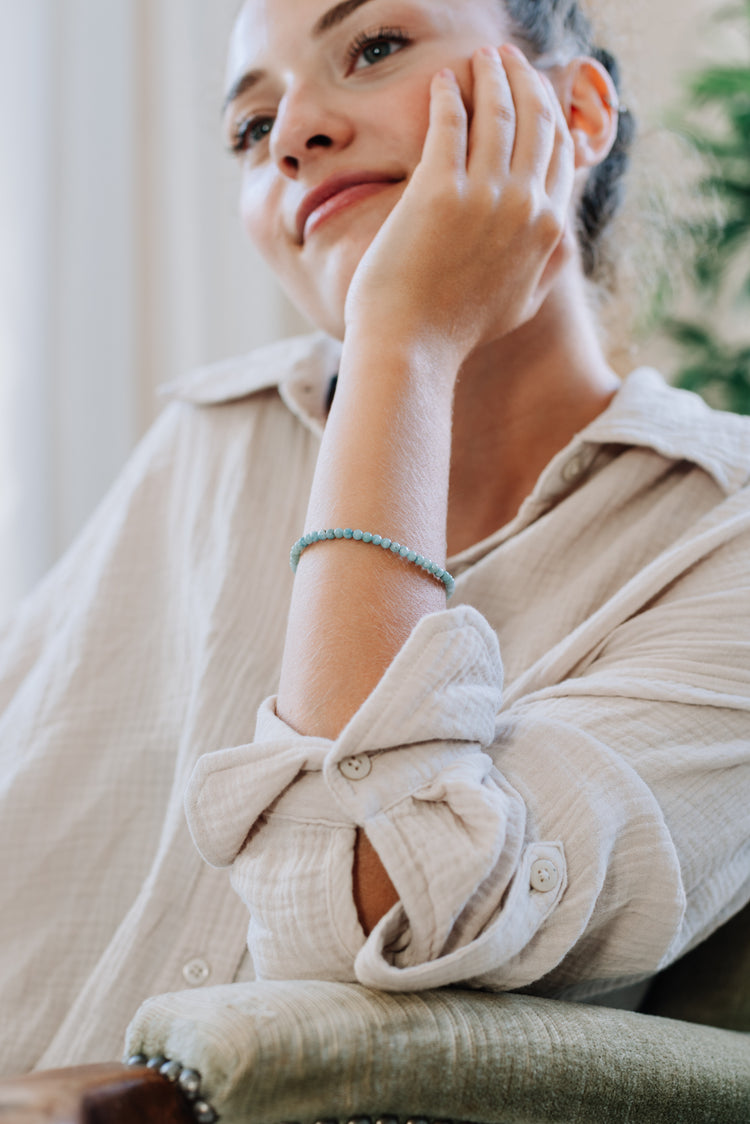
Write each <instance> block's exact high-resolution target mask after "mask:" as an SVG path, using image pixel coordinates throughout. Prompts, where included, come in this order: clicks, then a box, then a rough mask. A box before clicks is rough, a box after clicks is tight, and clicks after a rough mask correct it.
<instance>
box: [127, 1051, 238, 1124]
mask: <svg viewBox="0 0 750 1124" xmlns="http://www.w3.org/2000/svg"><path fill="white" fill-rule="evenodd" d="M126 1065H133V1066H136V1065H138V1066H143V1065H145V1066H146V1067H147V1068H148V1069H155V1070H158V1072H159V1073H160V1074H161V1076H162V1077H166V1079H167V1081H170V1082H171V1083H172V1084H173V1085H177V1086H178V1088H179V1090H180V1092H181V1093H182V1095H183V1096H184V1097H185V1100H186V1101H187V1102H188V1104H189V1106H190V1109H191V1111H192V1113H193V1116H194V1118H195V1120H196V1124H216V1122H217V1121H218V1120H219V1119H220V1117H219V1114H218V1112H217V1111H216V1109H215V1108H212V1106H211V1105H210V1104H209V1103H208V1101H206V1100H203V1098H202V1097H201V1095H200V1093H201V1080H202V1078H201V1075H200V1073H198V1070H197V1069H190V1068H188V1067H187V1066H184V1065H183V1064H182V1062H177V1061H173V1060H172V1059H170V1058H165V1057H164V1055H163V1054H155V1055H154V1057H152V1058H149V1057H147V1055H146V1054H133V1055H132V1057H130V1058H128V1059H127V1060H126Z"/></svg>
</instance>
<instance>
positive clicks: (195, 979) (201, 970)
mask: <svg viewBox="0 0 750 1124" xmlns="http://www.w3.org/2000/svg"><path fill="white" fill-rule="evenodd" d="M182 975H183V978H184V980H185V983H186V984H188V985H189V987H200V986H201V984H204V983H205V982H206V980H207V979H208V977H209V976H210V975H211V969H210V968H209V966H208V964H207V963H206V961H205V960H201V958H200V956H196V957H195V958H194V959H193V960H188V962H187V964H183V966H182Z"/></svg>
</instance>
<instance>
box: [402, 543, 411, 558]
mask: <svg viewBox="0 0 750 1124" xmlns="http://www.w3.org/2000/svg"><path fill="white" fill-rule="evenodd" d="M399 554H400V555H401V557H402V558H408V557H409V555H410V554H411V551H410V550H409V548H408V546H402V547H400V548H399Z"/></svg>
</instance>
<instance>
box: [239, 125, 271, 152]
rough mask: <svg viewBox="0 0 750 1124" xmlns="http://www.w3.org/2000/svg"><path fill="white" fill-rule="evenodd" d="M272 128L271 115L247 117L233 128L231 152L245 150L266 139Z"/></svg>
mask: <svg viewBox="0 0 750 1124" xmlns="http://www.w3.org/2000/svg"><path fill="white" fill-rule="evenodd" d="M272 128H273V118H272V117H249V118H248V119H247V120H245V121H240V123H239V124H238V125H237V126H236V127H235V129H234V130H233V136H232V144H231V149H232V152H235V153H241V152H247V151H248V149H251V148H255V146H256V144H260V143H261V142H262V141H264V140H265V139H266V137H267V136H268V134H269V133H270V132H271V129H272Z"/></svg>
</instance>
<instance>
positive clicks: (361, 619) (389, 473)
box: [277, 334, 455, 738]
mask: <svg viewBox="0 0 750 1124" xmlns="http://www.w3.org/2000/svg"><path fill="white" fill-rule="evenodd" d="M454 381H455V372H453V371H451V370H450V369H448V370H446V369H445V366H444V365H441V364H440V363H439V362H438V360H437V359H436V357H435V356H434V355H427V354H425V353H424V352H422V351H421V350H420V349H419V348H418V347H411V346H406V345H403V344H395V343H388V342H386V343H383V341H382V338H378V339H376V340H374V341H373V340H372V339H371V338H370V337H367V336H362V335H358V334H354V335H353V336H352V337H349V336H348V337H347V340H346V343H345V346H344V351H343V355H342V362H341V368H340V371H339V379H338V387H337V391H336V398H335V400H334V404H333V406H332V409H331V414H330V417H329V419H328V423H327V426H326V430H325V434H324V437H323V443H322V446H321V451H320V455H319V458H318V466H317V470H316V473H315V479H314V482H313V487H312V492H311V496H310V504H309V508H308V516H307V526H306V527H305V528H301V529H300V534H301V533H302V531H303V530H320V529H322V528H324V527H325V528H328V527H351V528H352V529H356V528H359V529H361V530H362V531H370V532H372V533H373V534H380V535H383V536H388V537H389V538H391V539H392V540H394V541H398V542H400V543H402V544H403V545H406V546H409V547H410V548H411V549H414V550H416V551H418V552H419V553H420V554H423V555H425V556H426V557H430V558H432V560H433V561H436V562H438V563H439V564H440V565H444V563H445V528H446V517H447V499H448V479H449V471H450V441H451V407H452V389H453V384H454ZM444 607H445V590H444V587H443V586H442V585H441V583H440V582H439V581H437V580H436V579H434V578H431V577H429V576H427V575H426V574H425V573H424V571H422V570H421V569H419V568H418V567H417V566H415V565H413V564H411V563H409V562H406V561H404V560H402V559H399V558H397V557H396V556H395V555H394V554H392V553H391V552H389V551H383V550H379V549H377V548H376V547H373V546H371V545H364V544H362V543H359V542H355V541H349V540H336V541H333V542H322V543H316V544H314V545H313V546H311V547H308V548H307V549H306V550H305V551H304V553H303V555H302V558H301V559H300V563H299V568H298V571H297V576H296V579H295V586H294V593H293V598H292V605H291V609H290V615H289V625H288V631H287V637H286V644H285V649H284V658H283V663H282V671H281V682H280V687H279V695H278V703H277V706H278V712H279V714H280V716H281V717H282V718H284V719H285V720H286V721H287V722H288V723H289V724H290V725H292V726H293V727H294V728H295V729H297V730H299V731H300V733H303V734H309V735H317V736H321V737H330V738H335V737H336V736H337V735H338V734H339V733H340V731H341V730H342V729H343V727H344V726H345V725H346V723H347V722H348V720H349V719H350V718H351V716H352V715H353V714H354V713H355V711H356V710H357V709H358V708H359V706H360V705H361V703H362V702H363V701H364V700H365V699H366V698H367V696H368V695H369V694H370V692H371V691H372V690H373V688H374V687H375V686H376V684H377V683H378V681H379V679H380V678H381V677H382V675H383V673H384V671H385V670H386V668H387V667H388V665H389V664H390V662H391V661H392V660H393V658H394V656H395V655H396V653H397V652H398V651H399V650H400V648H401V647H402V645H403V644H404V642H405V641H406V639H407V637H408V636H409V634H410V633H411V631H412V629H413V628H414V626H415V624H416V623H417V622H418V621H419V619H420V618H421V617H422V616H424V615H425V614H427V613H431V612H436V611H438V610H439V609H441V608H444Z"/></svg>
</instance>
